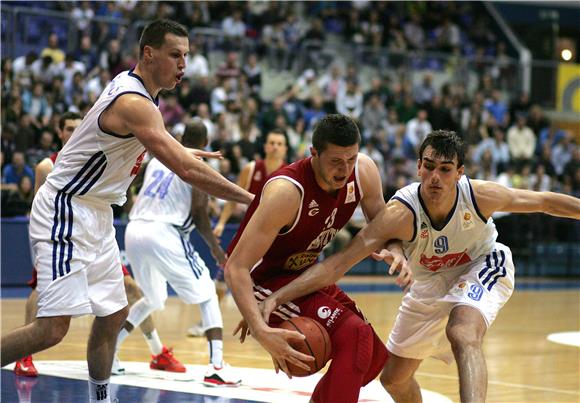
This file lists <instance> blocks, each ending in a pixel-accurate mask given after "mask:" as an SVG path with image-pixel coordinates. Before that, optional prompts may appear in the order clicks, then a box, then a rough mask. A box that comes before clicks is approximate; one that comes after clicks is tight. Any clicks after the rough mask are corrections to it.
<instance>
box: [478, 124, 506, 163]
mask: <svg viewBox="0 0 580 403" xmlns="http://www.w3.org/2000/svg"><path fill="white" fill-rule="evenodd" d="M486 151H489V152H490V154H491V157H492V160H493V164H494V165H495V168H494V169H495V172H497V173H499V172H503V171H504V170H505V169H506V167H507V166H508V165H509V164H510V150H509V146H508V144H507V143H506V142H505V133H504V131H503V129H501V128H499V127H496V128H495V129H494V130H493V136H492V137H488V138H486V139H484V140H482V141H481V142H480V143H479V144H478V145H477V147H476V148H475V150H474V152H473V160H474V162H476V163H479V161H480V159H481V156H482V155H483V153H484V152H486Z"/></svg>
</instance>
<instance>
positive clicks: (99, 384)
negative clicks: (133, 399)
mask: <svg viewBox="0 0 580 403" xmlns="http://www.w3.org/2000/svg"><path fill="white" fill-rule="evenodd" d="M89 402H90V403H111V396H110V393H109V379H105V380H103V381H97V380H95V379H93V378H91V377H90V376H89Z"/></svg>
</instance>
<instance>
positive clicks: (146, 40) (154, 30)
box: [139, 19, 188, 58]
mask: <svg viewBox="0 0 580 403" xmlns="http://www.w3.org/2000/svg"><path fill="white" fill-rule="evenodd" d="M165 34H173V35H176V36H180V37H187V36H188V33H187V29H186V28H185V27H184V26H183V25H181V24H180V23H178V22H175V21H171V20H167V19H157V20H155V21H152V22H150V23H149V24H147V26H146V27H145V29H143V32H142V33H141V39H139V58H142V57H143V49H145V46H151V47H152V48H155V49H159V48H160V47H161V46H162V45H163V43H164V42H165Z"/></svg>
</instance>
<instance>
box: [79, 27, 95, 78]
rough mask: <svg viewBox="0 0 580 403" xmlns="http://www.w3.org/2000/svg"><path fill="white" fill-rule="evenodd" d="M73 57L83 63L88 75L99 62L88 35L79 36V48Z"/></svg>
mask: <svg viewBox="0 0 580 403" xmlns="http://www.w3.org/2000/svg"><path fill="white" fill-rule="evenodd" d="M74 59H75V60H78V61H79V62H81V63H83V64H84V65H85V68H86V71H87V72H89V74H88V75H89V76H90V75H92V74H93V72H94V70H93V69H95V67H97V66H98V64H99V57H98V55H97V50H96V49H95V47H94V46H93V43H92V40H91V37H90V36H89V35H83V36H82V37H81V43H80V45H79V48H78V49H77V51H76V52H75V53H74Z"/></svg>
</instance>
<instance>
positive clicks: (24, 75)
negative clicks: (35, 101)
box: [12, 51, 38, 88]
mask: <svg viewBox="0 0 580 403" xmlns="http://www.w3.org/2000/svg"><path fill="white" fill-rule="evenodd" d="M36 60H38V54H37V53H36V52H35V51H30V52H28V53H27V54H26V56H19V57H17V58H16V59H14V63H12V71H13V73H14V81H15V82H17V83H18V84H20V85H21V86H22V87H28V88H30V87H31V86H32V79H33V69H32V65H33V63H34V62H35V61H36Z"/></svg>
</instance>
